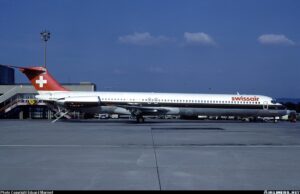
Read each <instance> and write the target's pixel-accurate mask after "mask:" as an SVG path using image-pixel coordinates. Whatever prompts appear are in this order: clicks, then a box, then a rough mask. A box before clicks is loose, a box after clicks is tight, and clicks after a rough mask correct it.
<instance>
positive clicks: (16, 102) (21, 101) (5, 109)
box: [0, 96, 46, 113]
mask: <svg viewBox="0 0 300 194" xmlns="http://www.w3.org/2000/svg"><path fill="white" fill-rule="evenodd" d="M31 99H34V100H36V103H35V104H38V105H46V104H45V103H44V102H43V101H41V100H37V99H35V98H29V99H26V98H21V97H20V96H17V98H15V99H12V100H11V102H10V103H8V104H6V105H5V106H3V107H2V108H0V113H7V112H9V111H11V110H12V109H14V108H16V107H17V106H19V105H32V104H30V103H29V101H30V100H31Z"/></svg>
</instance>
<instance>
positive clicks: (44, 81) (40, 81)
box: [35, 75, 47, 88]
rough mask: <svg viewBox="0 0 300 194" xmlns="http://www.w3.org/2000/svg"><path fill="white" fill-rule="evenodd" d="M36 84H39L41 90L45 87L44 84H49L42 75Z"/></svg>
mask: <svg viewBox="0 0 300 194" xmlns="http://www.w3.org/2000/svg"><path fill="white" fill-rule="evenodd" d="M35 83H36V84H39V87H40V88H43V87H44V84H47V80H45V79H44V77H43V76H42V75H40V79H38V80H35Z"/></svg>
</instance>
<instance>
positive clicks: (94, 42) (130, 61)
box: [0, 0, 300, 98]
mask: <svg viewBox="0 0 300 194" xmlns="http://www.w3.org/2000/svg"><path fill="white" fill-rule="evenodd" d="M299 10H300V1H299V0H106V1H104V0H94V1H92V0H48V1H47V0H25V1H24V0H0V63H2V64H13V65H19V66H34V65H36V66H38V65H43V51H44V50H43V48H44V47H43V46H44V45H43V42H42V41H41V39H40V32H41V31H42V30H44V29H48V30H49V31H50V32H51V38H50V40H49V42H48V60H47V63H48V69H49V70H50V72H51V73H52V74H53V75H54V76H55V77H56V78H57V80H58V81H59V82H80V81H91V82H94V83H96V84H97V87H98V90H110V91H144V92H191V93H236V92H239V93H241V94H262V95H268V96H272V97H294V98H296V97H300V84H299V75H300V23H299V19H300V11H299ZM16 78H17V81H18V82H28V81H27V79H26V78H25V76H23V75H22V74H21V73H19V72H16Z"/></svg>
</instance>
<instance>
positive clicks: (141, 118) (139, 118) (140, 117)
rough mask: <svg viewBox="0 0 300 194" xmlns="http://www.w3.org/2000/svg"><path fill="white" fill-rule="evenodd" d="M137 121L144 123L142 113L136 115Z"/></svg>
mask: <svg viewBox="0 0 300 194" xmlns="http://www.w3.org/2000/svg"><path fill="white" fill-rule="evenodd" d="M136 122H137V123H144V122H145V118H144V117H143V116H142V115H139V116H136Z"/></svg>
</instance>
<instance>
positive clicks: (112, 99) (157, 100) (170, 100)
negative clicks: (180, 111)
mask: <svg viewBox="0 0 300 194" xmlns="http://www.w3.org/2000/svg"><path fill="white" fill-rule="evenodd" d="M102 100H103V101H126V102H127V101H130V102H134V101H136V102H140V101H142V102H151V103H153V102H155V103H157V102H173V103H208V104H260V102H251V101H249V102H247V101H235V102H234V101H219V100H172V99H142V100H135V99H125V98H103V99H102Z"/></svg>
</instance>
